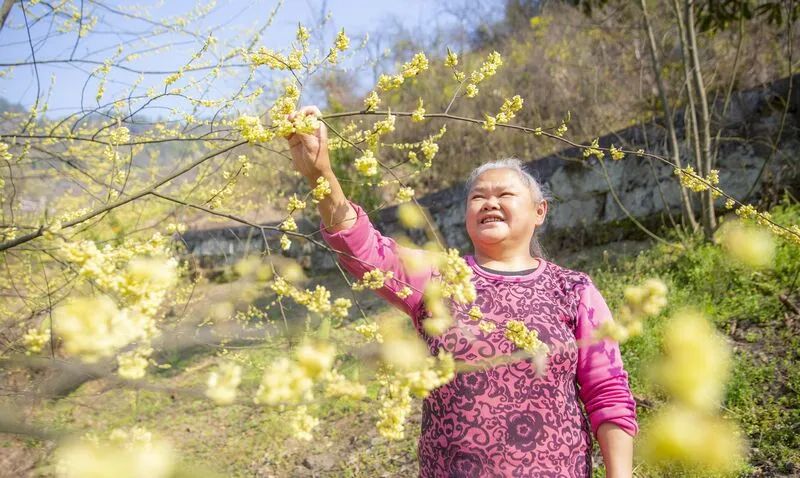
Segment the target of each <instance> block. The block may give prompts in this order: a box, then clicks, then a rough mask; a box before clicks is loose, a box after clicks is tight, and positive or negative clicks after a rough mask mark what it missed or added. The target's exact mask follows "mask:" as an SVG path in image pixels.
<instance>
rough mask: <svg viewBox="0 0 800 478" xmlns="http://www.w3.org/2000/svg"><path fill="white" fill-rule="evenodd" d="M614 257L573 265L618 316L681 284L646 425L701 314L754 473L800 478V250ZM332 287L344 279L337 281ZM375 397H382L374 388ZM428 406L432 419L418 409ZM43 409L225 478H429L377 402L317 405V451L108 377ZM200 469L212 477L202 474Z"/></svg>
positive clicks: (260, 350) (273, 428)
mask: <svg viewBox="0 0 800 478" xmlns="http://www.w3.org/2000/svg"><path fill="white" fill-rule="evenodd" d="M772 212H773V215H774V217H775V219H776V220H777V221H778V222H780V223H782V224H796V223H800V207H798V206H797V205H794V206H789V205H781V206H778V207H777V208H775V209H774V210H773V211H772ZM609 247H613V246H611V245H610V246H609ZM611 252H612V254H611V255H610V256H609V255H608V254H604V255H603V258H602V259H601V258H600V255H599V251H598V254H597V255H598V257H584V258H582V259H581V258H575V259H573V261H572V263H568V262H562V264H563V265H566V266H568V267H573V268H576V269H580V270H585V271H586V272H589V273H590V274H591V276H592V277H593V280H594V281H595V282H596V284H597V285H598V287H599V288H600V290H601V291H602V292H603V295H604V297H605V298H606V300H607V302H608V303H609V306H610V307H611V309H612V310H615V308H616V307H617V306H618V305H619V304H620V301H621V297H622V291H623V290H624V288H625V287H626V286H628V285H631V284H636V283H640V282H641V281H643V280H644V279H646V278H649V277H660V278H661V279H662V280H664V281H665V282H666V283H667V284H668V286H669V288H670V293H669V300H670V305H669V306H668V308H667V310H666V311H665V312H664V313H663V314H662V315H661V316H659V317H655V318H651V319H649V320H648V321H647V323H646V326H645V333H644V334H643V335H642V336H640V337H637V338H634V339H632V340H630V341H628V342H626V343H625V344H623V345H622V353H623V359H624V361H625V366H626V369H627V370H628V372H629V375H630V383H631V388H632V390H633V392H634V394H635V395H636V397H637V398H638V399H640V400H641V402H640V406H639V417H640V423H642V424H646V422H647V419H648V417H649V416H650V415H651V413H652V408H651V406H652V405H658V404H659V403H660V401H661V400H662V396H661V394H660V392H659V391H658V390H657V389H655V388H654V387H653V386H652V385H650V383H649V381H648V380H647V372H648V367H649V365H650V364H651V363H652V362H653V361H654V360H655V359H656V358H657V356H658V354H659V351H660V337H661V332H662V328H663V326H664V324H665V322H666V318H667V317H669V316H670V314H672V313H674V312H675V311H678V310H680V309H681V308H683V307H685V306H693V307H696V308H699V309H701V310H702V311H704V312H705V313H706V314H707V315H708V317H710V318H711V320H712V321H713V322H714V324H716V326H717V327H718V328H719V330H721V331H722V332H724V333H726V334H727V336H728V337H729V340H730V342H731V344H732V345H733V347H734V350H735V354H734V361H735V365H734V367H733V372H732V376H731V378H730V381H729V385H728V389H727V395H726V399H725V403H724V412H725V413H726V414H727V415H728V416H730V417H731V418H733V419H735V420H736V421H737V422H738V423H739V424H740V426H741V428H742V430H743V431H744V432H745V434H746V435H747V437H748V440H749V442H750V450H749V455H748V460H747V461H748V464H747V467H746V468H745V469H744V470H743V471H742V476H752V477H761V476H764V477H766V476H770V477H772V476H796V475H797V474H798V473H800V438H799V437H800V367H797V364H798V358H799V357H798V356H800V334H799V333H798V332H799V331H800V317H799V316H798V315H797V314H794V312H792V311H790V310H789V309H788V308H787V307H786V306H785V305H784V304H783V303H782V302H781V300H780V296H781V295H783V296H785V297H786V299H787V300H788V301H790V302H792V303H794V304H798V303H800V292H798V285H799V284H800V280H798V275H800V247H797V246H791V245H787V244H781V245H780V246H779V248H778V255H777V258H776V261H775V267H774V268H773V269H771V270H765V271H753V270H750V269H747V268H744V267H741V266H738V265H736V264H734V263H732V262H731V261H730V260H729V259H728V258H727V257H726V256H725V254H723V252H722V251H721V250H720V249H719V248H718V247H717V246H715V245H713V244H709V243H703V242H702V241H700V240H697V239H692V240H691V242H690V247H687V248H686V249H684V250H672V249H669V248H666V247H663V246H655V247H652V248H648V249H645V250H642V251H641V252H638V253H636V254H635V255H631V254H628V253H623V254H619V255H616V256H614V254H613V250H612V251H611ZM609 257H610V258H609ZM598 264H599V266H597V267H592V266H596V265H598ZM319 280H320V281H322V282H325V283H327V284H331V283H334V281H335V278H333V277H329V278H320V279H319ZM338 282H341V280H338ZM214 287H220V286H219V285H216V286H214ZM345 295H346V290H345V289H343V288H341V287H340V288H339V289H338V290H335V291H334V296H345ZM363 305H364V307H365V308H366V309H367V312H368V313H369V314H370V315H371V316H375V317H377V319H378V320H380V318H381V317H382V316H385V315H388V314H392V313H393V312H392V311H391V310H390V309H388V308H387V307H385V306H384V305H383V304H382V303H381V302H380V301H379V300H377V299H375V298H373V297H366V296H364V303H363ZM351 325H352V324H349V325H346V326H345V327H342V328H340V329H335V331H334V335H335V339H336V340H339V341H343V342H345V343H347V342H348V341H353V340H356V339H355V338H354V337H355V335H354V332H353V330H352V326H351ZM273 345H274V344H269V343H267V344H262V345H260V346H255V347H246V348H242V349H230V350H231V351H230V353H231V354H234V355H235V356H236V357H237V359H239V360H241V361H243V362H245V363H249V364H251V365H252V366H251V367H249V368H248V371H246V373H245V376H244V380H243V385H242V389H243V390H242V396H243V397H251V396H252V395H253V394H254V392H255V389H256V388H257V386H258V380H259V378H260V374H259V372H258V371H257V368H258V367H261V366H263V365H264V364H267V363H269V362H270V361H272V360H273V359H275V358H276V357H277V356H278V354H279V353H280V352H279V350H280V348H279V347H275V346H273ZM215 360H216V359H215V358H214V355H213V353H208V352H206V353H203V354H194V355H191V356H188V357H174V358H173V360H172V365H173V369H172V370H170V371H166V372H159V373H155V374H153V375H152V376H151V377H150V379H149V380H150V382H151V383H152V384H153V385H158V386H163V387H173V388H176V389H183V388H188V389H189V390H195V391H196V392H199V391H200V390H201V389H202V386H203V382H204V380H205V377H206V373H207V371H208V370H209V369H210V367H213V364H214V363H215ZM370 393H371V395H372V397H373V398H374V396H375V390H374V388H373V389H371V390H370ZM416 407H417V408H416V409H417V410H419V402H417V403H416ZM38 410H39V411H38V412H37V415H36V416H35V419H36V420H37V421H39V422H41V423H47V424H48V425H49V426H51V427H54V428H65V429H67V428H68V429H73V430H78V431H90V430H91V431H94V432H96V433H98V434H100V435H102V434H103V433H105V432H108V431H110V430H111V429H113V428H115V427H129V426H133V425H138V426H144V427H146V428H148V429H150V430H152V431H154V432H157V433H158V434H160V435H162V436H164V437H166V438H168V439H169V440H170V441H171V442H172V443H173V444H174V445H175V446H176V447H177V449H178V452H179V453H180V455H181V457H182V459H183V461H184V463H185V464H186V465H187V466H189V467H200V468H203V469H206V470H211V471H212V472H216V473H217V474H219V476H233V477H239V476H241V477H244V476H262V477H268V476H343V477H356V476H412V475H415V474H416V440H417V436H418V435H417V434H418V430H419V418H420V417H419V413H415V414H414V415H413V416H412V420H411V423H409V425H408V427H407V430H408V433H407V436H406V438H405V439H404V440H402V441H400V442H388V441H386V440H384V439H382V438H380V437H379V436H378V434H377V432H376V430H375V426H374V423H375V420H376V408H375V407H374V404H373V402H372V401H362V402H345V401H336V400H320V401H319V402H316V403H315V404H314V405H313V406H312V412H313V413H315V414H316V415H317V416H320V417H322V423H321V425H320V427H319V429H318V433H317V436H318V437H319V439H318V440H316V441H314V442H312V443H310V444H308V443H305V442H300V441H297V440H295V439H293V438H292V437H291V436H290V434H289V432H288V430H287V427H286V423H285V416H284V414H283V413H282V412H280V411H276V410H270V409H265V408H260V407H255V406H253V405H251V404H248V403H239V404H235V405H231V406H228V407H215V406H213V405H212V404H210V403H209V402H208V401H207V400H204V399H202V397H198V396H196V395H191V394H185V393H179V392H174V393H165V392H156V391H147V390H139V391H133V390H120V389H114V388H112V387H107V384H106V383H105V382H104V381H102V380H99V381H95V382H90V383H87V384H85V385H84V386H82V387H81V388H80V389H79V390H77V391H76V392H75V393H73V394H72V395H71V396H69V397H67V398H65V399H62V400H59V401H54V402H49V403H46V404H43V406H42V407H39V408H38ZM3 440H4V443H2V446H4V448H6V449H12V448H13V449H24V450H27V451H28V453H29V454H32V455H33V456H34V457H35V460H34V461H37V462H38V466H39V468H38V471H37V472H35V473H36V474H44V475H47V474H49V471H48V468H47V458H46V457H47V455H48V452H49V449H48V448H47V447H44V446H42V444H41V442H38V441H35V440H21V439H15V438H5V439H3ZM639 471H640V472H641V476H655V474H654V473H652V472H651V471H648V470H646V469H645V468H639ZM190 474H191V475H193V476H200V474H199V472H197V473H190ZM187 476H188V475H187ZM595 476H603V470H602V467H598V468H596V470H595ZM673 476H674V475H673Z"/></svg>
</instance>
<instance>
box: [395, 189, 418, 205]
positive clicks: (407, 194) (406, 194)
mask: <svg viewBox="0 0 800 478" xmlns="http://www.w3.org/2000/svg"><path fill="white" fill-rule="evenodd" d="M413 198H414V190H413V189H412V188H410V187H401V188H400V189H399V190H398V191H397V195H396V196H395V201H397V202H399V203H404V202H408V201H411V200H412V199H413Z"/></svg>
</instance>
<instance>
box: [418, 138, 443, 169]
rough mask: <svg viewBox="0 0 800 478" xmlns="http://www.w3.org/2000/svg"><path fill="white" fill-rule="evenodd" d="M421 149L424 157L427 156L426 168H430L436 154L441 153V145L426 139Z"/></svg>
mask: <svg viewBox="0 0 800 478" xmlns="http://www.w3.org/2000/svg"><path fill="white" fill-rule="evenodd" d="M419 149H420V151H422V154H423V156H425V160H426V161H425V167H426V168H430V167H431V161H432V160H433V158H434V157H435V156H436V153H438V152H439V145H438V144H436V143H435V142H434V141H433V140H431V139H426V140H423V141H422V145H421V146H420V148H419Z"/></svg>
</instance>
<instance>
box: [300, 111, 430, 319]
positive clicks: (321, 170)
mask: <svg viewBox="0 0 800 478" xmlns="http://www.w3.org/2000/svg"><path fill="white" fill-rule="evenodd" d="M295 114H306V115H307V114H313V115H317V116H321V113H320V111H319V109H318V108H317V107H316V106H306V107H303V108H301V109H300V110H298V112H297V113H295ZM290 118H291V117H290ZM287 139H288V141H289V146H290V147H291V153H292V162H293V164H294V167H295V169H296V170H297V171H299V172H300V174H302V175H303V176H305V178H306V179H307V180H308V182H309V184H310V186H311V187H314V186H316V184H317V179H318V178H320V177H322V178H325V179H327V180H328V182H329V183H330V189H331V193H330V194H329V195H327V196H325V198H324V199H322V200H321V201H320V202H319V204H318V205H317V207H318V209H319V214H320V216H321V218H322V227H321V232H322V237H323V238H324V239H325V241H326V242H327V243H328V244H329V245H330V246H331V247H332V248H333V249H334V250H335V251H337V252H338V253H339V262H340V263H341V264H342V266H343V267H344V268H345V269H347V271H348V272H350V273H351V274H352V275H353V276H354V277H356V278H357V279H362V278H363V276H364V274H365V273H367V272H370V271H373V270H375V269H379V270H380V271H382V272H384V273H386V272H391V273H392V278H391V279H388V280H386V281H384V285H383V287H381V288H379V289H376V292H377V293H378V294H379V295H380V296H381V297H383V298H384V299H386V300H387V301H388V302H390V303H391V304H392V305H394V306H396V307H397V308H399V309H400V310H402V311H404V312H405V313H407V314H408V315H410V316H411V317H412V318H414V319H416V318H417V315H418V311H419V307H420V306H421V304H422V292H423V291H424V289H425V284H426V283H427V281H428V280H429V279H430V278H431V276H432V274H433V268H432V267H431V266H430V265H429V264H430V261H428V263H427V264H423V265H422V267H417V268H415V269H414V270H412V269H411V268H409V267H406V265H405V263H404V262H403V260H402V258H401V256H404V257H405V255H406V254H408V255H414V254H422V253H423V252H422V251H415V250H410V249H407V248H403V247H401V246H399V245H398V244H397V243H396V242H395V241H394V239H392V238H390V237H386V236H383V235H382V234H381V233H380V232H378V231H377V230H376V229H375V228H374V227H373V226H372V223H370V221H369V218H368V217H367V214H366V213H365V212H364V210H363V209H362V208H361V207H359V206H358V205H356V204H353V203H351V202H350V201H348V199H347V197H345V195H344V192H343V191H342V188H341V186H340V185H339V181H338V180H337V179H336V176H335V175H334V174H333V169H332V168H331V163H330V159H329V157H328V135H327V129H326V128H325V125H324V124H320V127H319V129H318V130H317V131H316V132H315V133H314V134H300V133H296V134H292V135H291V136H289V137H288V138H287ZM416 262H423V261H416Z"/></svg>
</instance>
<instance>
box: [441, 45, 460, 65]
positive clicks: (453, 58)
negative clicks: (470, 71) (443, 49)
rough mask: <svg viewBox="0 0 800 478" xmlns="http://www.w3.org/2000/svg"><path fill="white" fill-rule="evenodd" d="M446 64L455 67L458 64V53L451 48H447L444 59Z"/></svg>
mask: <svg viewBox="0 0 800 478" xmlns="http://www.w3.org/2000/svg"><path fill="white" fill-rule="evenodd" d="M444 66H446V67H449V68H455V67H456V66H458V55H456V54H455V53H454V52H453V51H451V50H450V48H448V49H447V57H446V58H445V60H444Z"/></svg>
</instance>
